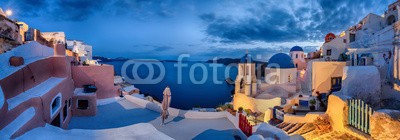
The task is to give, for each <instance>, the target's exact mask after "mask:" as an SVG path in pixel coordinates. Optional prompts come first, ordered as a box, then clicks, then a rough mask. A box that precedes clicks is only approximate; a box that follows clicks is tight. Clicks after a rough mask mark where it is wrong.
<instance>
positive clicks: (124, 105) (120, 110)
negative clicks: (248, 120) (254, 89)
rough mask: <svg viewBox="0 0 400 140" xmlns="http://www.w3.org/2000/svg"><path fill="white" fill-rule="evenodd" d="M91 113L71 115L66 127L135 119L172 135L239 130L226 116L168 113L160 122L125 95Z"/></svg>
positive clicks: (225, 134)
mask: <svg viewBox="0 0 400 140" xmlns="http://www.w3.org/2000/svg"><path fill="white" fill-rule="evenodd" d="M97 109H98V110H97V115H96V116H93V117H72V119H71V122H70V123H69V129H110V128H118V127H124V126H129V125H133V124H138V123H148V124H151V125H153V126H154V127H155V128H156V129H157V130H158V131H160V132H162V133H164V134H166V135H168V136H170V137H172V138H174V139H178V140H179V139H210V138H212V139H234V135H236V134H237V133H238V131H239V130H237V129H236V128H235V126H234V125H233V124H232V123H231V122H230V121H229V120H227V119H225V118H221V119H186V118H182V117H175V116H170V117H169V118H168V119H167V120H166V124H165V125H164V126H162V125H160V124H161V118H160V114H159V113H158V112H155V111H151V110H148V109H144V108H142V107H140V106H139V105H136V104H134V103H132V102H130V101H127V100H125V99H121V100H119V101H117V102H114V103H110V104H106V105H101V106H98V108H97Z"/></svg>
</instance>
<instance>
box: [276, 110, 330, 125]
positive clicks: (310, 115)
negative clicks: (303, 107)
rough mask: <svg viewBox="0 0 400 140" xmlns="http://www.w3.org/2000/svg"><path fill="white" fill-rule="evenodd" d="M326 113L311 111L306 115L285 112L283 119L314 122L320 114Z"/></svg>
mask: <svg viewBox="0 0 400 140" xmlns="http://www.w3.org/2000/svg"><path fill="white" fill-rule="evenodd" d="M323 114H325V112H311V113H307V114H306V115H305V116H300V115H291V114H285V115H284V118H283V121H284V122H288V123H312V122H314V120H315V119H317V117H318V116H321V115H323Z"/></svg>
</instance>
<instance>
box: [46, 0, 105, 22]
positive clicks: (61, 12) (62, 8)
mask: <svg viewBox="0 0 400 140" xmlns="http://www.w3.org/2000/svg"><path fill="white" fill-rule="evenodd" d="M107 2H108V1H107V0H96V1H93V0H59V1H57V2H56V3H55V4H56V5H57V7H56V8H55V9H54V10H53V11H52V16H53V17H55V18H56V19H59V20H67V21H81V20H86V19H88V18H89V17H90V16H91V15H93V14H94V13H95V12H101V10H102V9H103V8H104V6H105V5H106V4H107Z"/></svg>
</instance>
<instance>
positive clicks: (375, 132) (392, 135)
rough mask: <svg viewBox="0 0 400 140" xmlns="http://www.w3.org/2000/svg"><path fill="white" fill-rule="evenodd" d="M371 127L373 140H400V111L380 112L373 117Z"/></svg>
mask: <svg viewBox="0 0 400 140" xmlns="http://www.w3.org/2000/svg"><path fill="white" fill-rule="evenodd" d="M370 125H371V137H372V138H373V139H377V140H383V139H400V133H399V132H400V111H394V110H378V111H376V112H374V114H373V115H372V117H371V124H370Z"/></svg>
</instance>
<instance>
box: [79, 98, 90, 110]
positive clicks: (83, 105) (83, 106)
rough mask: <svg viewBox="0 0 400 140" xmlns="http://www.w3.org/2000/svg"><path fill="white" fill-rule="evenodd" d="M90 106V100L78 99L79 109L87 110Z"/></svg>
mask: <svg viewBox="0 0 400 140" xmlns="http://www.w3.org/2000/svg"><path fill="white" fill-rule="evenodd" d="M88 107H89V101H88V100H78V109H81V110H86V109H87V108H88Z"/></svg>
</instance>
